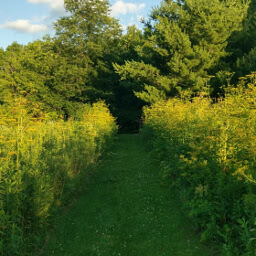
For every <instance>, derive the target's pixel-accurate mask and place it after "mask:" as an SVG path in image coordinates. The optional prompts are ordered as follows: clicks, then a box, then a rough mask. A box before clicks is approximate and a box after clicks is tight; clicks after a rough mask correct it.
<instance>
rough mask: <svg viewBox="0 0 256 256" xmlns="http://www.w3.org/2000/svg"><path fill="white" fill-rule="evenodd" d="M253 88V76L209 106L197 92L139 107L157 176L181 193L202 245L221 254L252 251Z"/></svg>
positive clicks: (254, 175) (255, 175)
mask: <svg viewBox="0 0 256 256" xmlns="http://www.w3.org/2000/svg"><path fill="white" fill-rule="evenodd" d="M255 85H256V84H255V73H253V74H251V75H248V76H247V79H246V78H245V79H242V80H241V82H240V84H239V86H238V87H237V88H233V87H232V86H229V87H227V88H225V93H226V97H225V99H219V100H218V102H215V103H214V102H212V100H211V99H209V98H208V97H206V96H205V95H206V94H205V93H200V94H199V96H198V97H195V98H193V99H192V100H191V99H186V98H184V99H178V98H174V99H172V100H169V101H163V102H158V103H155V104H153V105H152V106H151V107H146V108H145V109H144V115H145V127H144V131H145V132H146V134H147V133H150V134H151V135H150V136H148V137H149V138H150V140H151V143H152V145H153V148H154V149H153V154H154V155H155V156H157V157H158V158H161V159H162V161H163V162H162V168H163V175H164V176H165V177H166V178H168V179H169V180H170V182H171V183H172V185H173V186H175V187H176V189H177V190H180V191H181V198H183V200H184V203H185V205H186V208H187V209H188V211H189V213H190V217H191V218H192V219H193V221H194V222H195V223H197V224H198V226H199V227H200V228H201V229H202V235H201V240H202V242H206V241H211V240H214V241H216V242H218V244H221V246H222V248H221V250H222V255H239V256H241V255H253V253H254V252H255V250H256V247H255V237H256V236H255V235H256V233H255V218H256V212H255V195H256V187H255V183H256V173H255V165H256V161H255V159H256V151H255V148H256V145H255V141H256V137H255V127H256V118H255V116H256V115H255V114H256V113H255V96H256V90H255ZM184 189H185V193H184ZM182 195H185V196H182Z"/></svg>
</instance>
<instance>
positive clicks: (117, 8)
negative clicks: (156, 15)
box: [111, 1, 146, 17]
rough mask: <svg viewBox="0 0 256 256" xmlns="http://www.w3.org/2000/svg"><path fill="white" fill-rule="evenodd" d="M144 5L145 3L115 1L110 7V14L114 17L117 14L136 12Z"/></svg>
mask: <svg viewBox="0 0 256 256" xmlns="http://www.w3.org/2000/svg"><path fill="white" fill-rule="evenodd" d="M145 7H146V4H132V3H125V2H123V1H117V2H116V3H115V4H113V6H112V8H111V15H112V16H115V17H116V16H118V15H119V14H123V15H125V14H127V13H137V12H138V11H140V10H142V9H144V8H145Z"/></svg>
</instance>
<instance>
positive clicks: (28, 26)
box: [0, 19, 48, 34]
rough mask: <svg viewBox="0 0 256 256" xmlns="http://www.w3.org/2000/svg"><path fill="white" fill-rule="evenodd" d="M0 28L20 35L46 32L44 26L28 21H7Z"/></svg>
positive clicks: (46, 28)
mask: <svg viewBox="0 0 256 256" xmlns="http://www.w3.org/2000/svg"><path fill="white" fill-rule="evenodd" d="M0 28H7V29H12V30H15V31H17V32H21V33H31V34H33V33H38V32H45V31H47V30H48V27H47V26H46V25H39V24H32V23H31V22H30V21H29V20H22V19H20V20H16V21H7V22H6V23H5V24H3V25H0Z"/></svg>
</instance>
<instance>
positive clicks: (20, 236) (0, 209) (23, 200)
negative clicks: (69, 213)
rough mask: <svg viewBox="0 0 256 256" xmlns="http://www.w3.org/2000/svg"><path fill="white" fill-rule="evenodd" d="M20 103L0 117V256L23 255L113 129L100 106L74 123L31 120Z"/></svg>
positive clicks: (89, 108) (83, 111) (111, 120)
mask: <svg viewBox="0 0 256 256" xmlns="http://www.w3.org/2000/svg"><path fill="white" fill-rule="evenodd" d="M25 105H26V102H24V100H22V99H20V100H18V101H17V102H16V103H15V104H14V105H13V106H11V107H10V108H9V109H4V110H3V109H2V110H1V113H0V255H4V256H14V255H22V254H23V253H24V250H25V247H26V246H27V245H28V244H29V241H28V240H27V238H28V237H31V236H33V235H34V236H36V235H37V234H38V233H39V231H40V230H41V229H42V228H43V227H44V226H45V225H46V223H47V221H48V219H49V218H48V217H49V216H50V215H52V214H53V213H54V212H55V211H56V209H58V208H59V207H60V205H62V204H63V202H64V201H65V197H66V195H67V194H68V193H70V192H72V190H74V189H75V186H76V184H77V182H78V181H79V179H81V177H83V176H84V175H85V172H86V171H87V170H88V168H89V166H90V165H91V164H93V163H95V161H96V160H97V158H98V157H99V156H100V154H101V153H102V151H103V150H104V149H105V148H106V146H107V145H108V144H109V143H110V142H111V140H112V139H113V136H114V134H115V132H116V129H117V127H116V124H115V120H114V118H113V117H112V116H111V114H110V112H109V110H108V108H107V107H106V105H105V104H104V103H102V102H98V103H95V104H93V105H92V106H91V105H85V106H84V107H83V108H82V109H80V110H79V113H77V118H76V120H70V121H63V120H55V121H53V120H49V118H47V116H46V117H44V118H43V117H39V118H31V116H30V115H29V114H28V113H27V110H26V108H25Z"/></svg>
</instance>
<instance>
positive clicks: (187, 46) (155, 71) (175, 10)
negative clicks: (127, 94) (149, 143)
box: [115, 0, 248, 103]
mask: <svg viewBox="0 0 256 256" xmlns="http://www.w3.org/2000/svg"><path fill="white" fill-rule="evenodd" d="M247 8H248V4H247V3H244V2H243V1H241V0H236V1H234V0H224V1H223V0H184V1H173V0H165V1H163V2H162V3H161V5H160V6H159V7H155V8H154V9H153V11H152V13H151V15H150V19H149V21H147V22H145V29H144V36H145V39H144V44H143V46H141V47H137V52H138V54H139V56H140V58H141V60H140V61H127V62H126V63H125V65H122V66H121V65H116V66H115V68H116V70H117V72H118V73H119V74H120V76H121V78H122V79H123V80H128V81H130V84H133V85H132V86H133V87H132V88H131V89H132V90H134V91H135V94H136V95H137V97H139V98H141V99H143V100H144V101H146V102H150V103H151V102H154V101H157V100H159V99H165V98H167V97H170V96H172V95H173V94H175V93H177V92H178V91H181V90H183V89H188V88H190V89H193V90H200V89H201V88H202V87H203V85H204V83H205V77H206V76H207V75H208V74H209V73H210V72H211V70H214V69H215V70H216V66H217V64H218V62H219V60H220V59H221V58H224V57H226V56H227V52H226V46H227V39H228V38H229V37H230V35H231V33H232V32H233V31H236V30H239V29H240V27H241V23H242V21H243V19H244V17H245V15H246V11H247Z"/></svg>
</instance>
